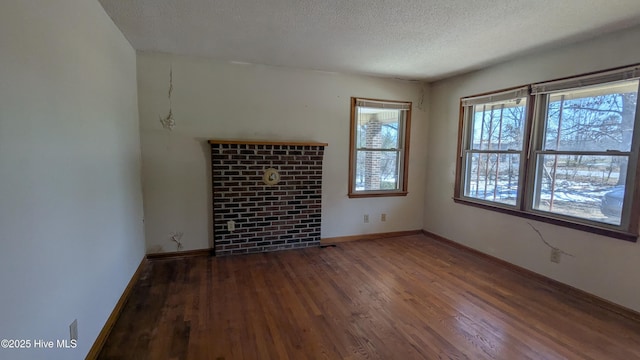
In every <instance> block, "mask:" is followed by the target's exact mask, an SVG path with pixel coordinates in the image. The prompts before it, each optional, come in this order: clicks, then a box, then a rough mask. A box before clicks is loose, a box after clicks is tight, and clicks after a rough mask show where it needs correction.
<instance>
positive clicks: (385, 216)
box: [380, 214, 387, 222]
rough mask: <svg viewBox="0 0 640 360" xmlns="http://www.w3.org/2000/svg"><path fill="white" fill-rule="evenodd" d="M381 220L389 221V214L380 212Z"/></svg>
mask: <svg viewBox="0 0 640 360" xmlns="http://www.w3.org/2000/svg"><path fill="white" fill-rule="evenodd" d="M380 221H382V222H384V221H387V214H380Z"/></svg>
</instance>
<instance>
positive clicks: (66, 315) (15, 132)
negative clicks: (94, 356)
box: [0, 0, 144, 360]
mask: <svg viewBox="0 0 640 360" xmlns="http://www.w3.org/2000/svg"><path fill="white" fill-rule="evenodd" d="M1 7H2V10H1V11H0V49H1V51H0V244H1V246H2V249H1V250H0V284H1V286H2V288H1V290H0V304H1V305H2V306H0V339H23V340H29V341H30V342H31V344H30V345H31V349H17V350H11V349H4V348H0V358H2V359H65V360H66V359H83V358H84V357H85V355H86V354H87V352H88V351H89V349H90V347H91V346H92V344H93V342H94V340H95V339H96V337H97V335H98V333H99V332H100V330H101V329H102V327H103V325H104V324H105V321H106V319H107V318H108V316H109V315H110V313H111V311H112V310H113V308H114V305H115V304H116V302H117V301H118V299H119V297H120V295H121V294H122V292H123V290H124V288H125V287H126V285H127V283H128V281H129V280H130V279H131V276H132V275H133V273H134V271H135V270H136V268H137V267H138V265H139V264H140V262H141V260H142V258H143V256H144V229H143V225H142V214H143V213H142V190H141V180H140V140H139V127H138V109H137V93H136V92H137V87H136V60H135V56H136V55H135V51H134V50H133V48H132V47H131V46H130V45H129V43H128V42H127V40H126V39H125V38H124V36H123V35H122V34H121V33H120V32H119V30H118V29H117V28H116V26H115V25H114V24H113V23H112V22H111V19H110V18H109V17H108V16H107V14H106V13H105V12H104V10H103V9H102V7H101V6H100V4H99V3H98V2H97V1H85V0H58V1H47V0H31V1H20V0H8V1H4V2H3V3H2V6H1ZM74 319H78V332H79V338H78V343H77V347H76V348H75V349H35V348H34V346H35V345H36V344H35V340H46V341H53V342H54V348H55V347H56V345H57V344H56V341H57V340H65V339H66V340H68V339H69V337H70V333H69V325H70V324H71V322H72V321H73V320H74ZM23 344H26V343H23Z"/></svg>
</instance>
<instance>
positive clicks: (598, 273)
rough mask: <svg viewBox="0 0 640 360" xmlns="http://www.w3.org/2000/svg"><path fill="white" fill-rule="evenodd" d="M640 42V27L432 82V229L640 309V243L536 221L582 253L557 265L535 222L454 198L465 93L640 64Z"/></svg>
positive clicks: (427, 221)
mask: <svg viewBox="0 0 640 360" xmlns="http://www.w3.org/2000/svg"><path fill="white" fill-rule="evenodd" d="M638 43H640V28H635V29H631V30H627V31H624V32H620V33H617V34H613V35H609V36H606V37H602V38H598V39H594V40H591V41H587V42H583V43H579V44H576V45H574V46H570V47H565V48H562V49H557V50H554V51H549V52H545V53H538V54H534V55H532V56H529V57H526V58H521V59H517V60H514V61H510V62H507V63H504V64H501V65H497V66H494V67H490V68H487V69H485V70H482V71H478V72H474V73H471V74H468V75H462V76H459V77H455V78H451V79H447V80H443V81H440V82H436V83H434V84H432V86H431V98H430V104H431V105H430V114H429V118H430V119H431V123H430V125H429V137H428V141H427V143H428V144H429V145H428V146H429V147H428V152H427V153H428V162H427V164H428V165H427V173H428V174H429V175H428V180H427V189H426V197H425V217H424V227H425V229H426V230H428V231H431V232H433V233H436V234H438V235H441V236H444V237H446V238H449V239H451V240H454V241H457V242H459V243H462V244H464V245H467V246H470V247H472V248H474V249H477V250H480V251H482V252H485V253H488V254H491V255H493V256H496V257H498V258H501V259H504V260H506V261H509V262H511V263H514V264H516V265H519V266H522V267H524V268H527V269H529V270H532V271H535V272H537V273H540V274H543V275H545V276H548V277H550V278H553V279H556V280H558V281H561V282H563V283H566V284H569V285H571V286H574V287H577V288H579V289H582V290H584V291H587V292H589V293H592V294H595V295H597V296H599V297H602V298H605V299H607V300H610V301H613V302H615V303H618V304H621V305H623V306H626V307H628V308H631V309H634V310H637V311H640V286H638V273H639V272H640V244H636V243H630V242H625V241H621V240H616V239H612V238H607V237H603V236H598V235H593V234H590V233H587V232H582V231H576V230H571V229H568V228H563V227H559V226H555V225H551V224H546V223H538V222H531V221H530V222H531V223H532V224H533V225H534V226H536V227H537V228H538V229H539V230H540V232H541V233H542V234H543V235H544V237H545V238H546V239H547V240H548V241H549V242H550V243H552V244H554V245H555V246H557V247H559V248H561V249H562V250H564V251H566V252H568V253H571V254H573V255H575V257H574V258H571V257H566V256H565V257H563V258H562V262H561V263H560V264H554V263H551V262H550V261H549V256H550V250H549V248H548V247H546V246H545V245H544V244H543V243H542V242H541V241H540V240H539V238H538V237H537V234H536V233H535V232H534V231H533V230H532V229H531V228H530V227H529V225H528V224H527V221H528V220H525V219H523V218H519V217H514V216H509V215H504V214H500V213H497V212H492V211H488V210H483V209H478V208H473V207H470V206H465V205H461V204H455V203H454V202H453V200H452V196H453V186H454V176H455V162H456V144H457V133H458V118H459V99H460V98H461V97H463V96H468V95H474V94H478V93H482V92H487V91H493V90H498V89H503V88H508V87H513V86H517V85H525V84H528V83H532V82H537V81H544V80H550V79H554V78H559V77H565V76H571V75H576V74H581V73H585V72H590V71H597V70H602V69H607V68H611V67H616V66H622V65H628V64H633V63H637V62H640V47H638Z"/></svg>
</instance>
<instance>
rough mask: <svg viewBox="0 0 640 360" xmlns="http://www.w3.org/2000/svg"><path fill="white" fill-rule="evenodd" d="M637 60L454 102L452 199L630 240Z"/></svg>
mask: <svg viewBox="0 0 640 360" xmlns="http://www.w3.org/2000/svg"><path fill="white" fill-rule="evenodd" d="M639 78H640V66H632V67H627V68H622V69H616V70H611V71H606V72H601V73H596V74H590V75H585V76H580V77H574V78H568V79H562V80H556V81H550V82H545V83H538V84H532V85H530V86H526V87H520V88H516V89H511V90H507V91H502V92H498V93H492V94H487V95H479V96H475V97H468V98H463V99H461V107H462V113H461V129H460V151H459V159H458V168H457V169H458V171H457V183H456V190H455V199H456V200H457V201H459V202H464V203H471V204H473V205H478V206H482V207H485V208H492V209H496V210H499V211H505V212H509V213H512V214H516V215H520V216H525V217H530V218H535V219H537V220H542V221H548V222H552V223H556V224H561V225H567V226H571V227H574V228H579V229H583V230H588V231H595V232H598V233H602V234H605V235H609V236H615V237H619V238H623V239H626V240H634V241H635V239H636V238H637V232H638V214H639V212H638V205H640V201H637V200H636V201H634V199H635V198H636V197H637V189H636V185H635V184H636V177H635V175H636V168H637V167H638V147H639V146H640V134H638V132H639V130H640V129H639V128H640V127H636V126H635V124H636V122H637V121H638V112H637V111H636V110H637V106H638V103H637V98H638V88H639V86H640V81H639Z"/></svg>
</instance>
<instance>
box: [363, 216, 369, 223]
mask: <svg viewBox="0 0 640 360" xmlns="http://www.w3.org/2000/svg"><path fill="white" fill-rule="evenodd" d="M364 223H365V224H368V223H369V214H364Z"/></svg>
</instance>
